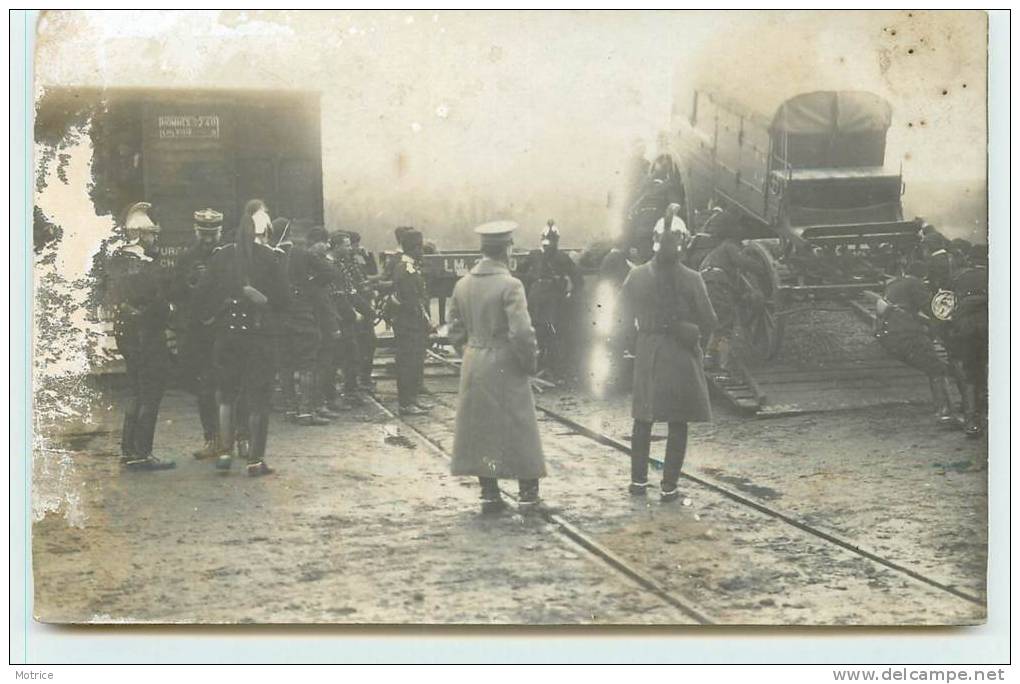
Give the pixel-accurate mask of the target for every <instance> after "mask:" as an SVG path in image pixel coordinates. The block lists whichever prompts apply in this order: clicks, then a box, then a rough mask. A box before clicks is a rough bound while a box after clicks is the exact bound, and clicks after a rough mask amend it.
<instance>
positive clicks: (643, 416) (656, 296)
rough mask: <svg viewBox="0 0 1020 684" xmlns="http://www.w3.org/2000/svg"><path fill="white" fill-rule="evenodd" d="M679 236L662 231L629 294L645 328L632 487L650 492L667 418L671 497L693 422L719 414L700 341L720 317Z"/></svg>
mask: <svg viewBox="0 0 1020 684" xmlns="http://www.w3.org/2000/svg"><path fill="white" fill-rule="evenodd" d="M677 240H678V236H677V235H675V234H674V233H672V232H670V231H666V232H665V233H663V234H662V236H661V238H660V240H659V247H658V249H657V250H656V255H655V258H654V259H652V261H649V262H648V263H646V264H643V265H641V266H639V267H637V268H635V269H634V270H633V271H631V272H630V275H628V276H627V280H626V281H624V283H623V294H622V297H623V300H624V301H623V305H624V307H625V309H624V310H625V311H627V312H629V314H628V315H629V316H633V319H634V320H636V323H637V331H638V334H637V359H636V361H635V365H634V398H633V403H632V407H631V415H632V417H633V418H634V427H633V432H632V437H631V485H630V492H631V494H634V495H635V496H644V494H645V490H646V489H647V487H648V455H649V451H650V448H651V436H652V424H653V423H658V422H664V423H668V424H669V435H668V437H667V439H666V459H665V465H664V467H663V472H662V494H661V496H662V499H663V500H664V501H669V500H673V499H675V498H677V497H678V496H679V492H678V490H677V481H678V480H679V478H680V469H681V468H682V467H683V462H684V456H685V454H686V452H687V424H688V423H689V422H691V421H707V420H711V419H712V409H711V404H710V403H709V399H708V385H707V383H706V381H705V372H704V370H703V368H702V363H703V357H702V350H701V342H700V341H701V339H703V338H705V337H707V336H708V335H710V334H711V332H712V330H713V329H714V328H715V325H716V316H715V311H714V310H713V309H712V304H711V302H710V301H709V299H708V293H707V291H706V290H705V283H704V281H703V280H702V279H701V276H700V275H699V274H698V272H697V271H694V270H692V269H690V268H687V267H686V266H684V265H683V264H682V263H680V262H679V253H678V251H677Z"/></svg>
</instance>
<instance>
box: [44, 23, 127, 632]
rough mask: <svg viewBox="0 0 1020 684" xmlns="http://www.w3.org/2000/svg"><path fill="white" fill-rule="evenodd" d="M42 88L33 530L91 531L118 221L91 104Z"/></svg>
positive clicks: (48, 42)
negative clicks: (85, 459)
mask: <svg viewBox="0 0 1020 684" xmlns="http://www.w3.org/2000/svg"><path fill="white" fill-rule="evenodd" d="M52 17H53V14H52V13H51V12H48V11H44V12H42V13H41V14H40V16H39V19H38V22H37V38H38V40H37V43H36V63H37V64H38V63H39V59H40V57H41V58H42V59H45V58H46V57H45V56H46V54H47V51H48V50H49V49H51V46H52V42H51V41H52V40H53V38H52V33H51V32H50V31H48V30H47V29H48V28H54V27H53V26H52V24H51V18H52ZM69 20H70V21H73V18H72V19H68V18H67V17H64V18H63V22H65V23H66V22H67V21H69ZM34 93H35V120H34V147H33V160H32V161H33V172H34V183H35V187H34V206H33V226H32V277H33V283H32V296H33V305H32V311H33V328H32V331H33V336H32V367H31V388H32V441H31V469H30V473H31V474H30V477H31V502H30V506H31V520H32V524H33V529H38V527H39V526H41V525H43V526H45V525H64V526H67V527H69V528H74V529H75V530H79V531H84V530H85V527H86V524H87V518H86V513H85V506H84V501H83V498H84V496H85V491H86V488H87V487H89V486H93V487H94V486H97V485H96V484H91V485H90V484H88V483H87V482H86V479H85V477H84V475H83V473H81V472H80V470H79V468H78V467H77V466H76V463H75V454H76V453H80V452H83V451H84V450H85V448H86V446H87V445H88V444H89V442H90V441H91V440H92V438H93V437H95V436H96V435H97V434H98V433H97V432H96V426H95V422H94V420H93V419H94V413H95V412H96V411H101V410H103V407H102V406H101V402H100V401H97V400H98V399H100V394H99V392H98V388H97V387H96V385H95V380H91V379H90V369H92V368H94V367H95V365H96V363H97V359H98V355H99V354H100V353H101V351H100V349H99V346H98V345H99V342H100V340H101V338H102V337H103V330H102V325H101V324H100V323H99V321H98V318H97V312H96V308H95V303H94V302H93V301H92V294H91V293H92V291H93V284H94V282H95V280H96V278H97V277H98V275H99V274H97V273H96V272H95V270H94V268H93V264H94V263H95V261H94V258H95V257H96V256H98V255H99V254H100V253H101V252H102V251H103V249H104V248H105V245H106V243H107V241H108V240H109V239H110V238H111V237H112V235H113V231H112V228H113V220H112V217H110V216H106V217H103V216H97V215H96V210H95V205H94V202H93V201H92V198H91V196H90V192H91V191H92V189H93V188H94V187H95V185H96V182H95V178H94V176H93V173H92V149H93V146H92V139H91V134H92V127H91V123H92V111H91V109H90V108H89V107H86V106H83V105H82V103H80V102H79V101H78V100H77V99H76V98H68V99H66V101H64V102H61V103H60V104H59V105H58V106H52V103H51V102H50V101H51V100H53V99H55V98H59V97H60V96H59V95H57V94H55V93H54V92H53V91H52V90H51V89H49V88H47V87H46V86H45V84H40V83H38V82H37V83H35V88H34ZM44 103H46V104H47V106H44ZM89 217H91V218H89ZM107 408H108V407H107ZM33 539H35V536H34V535H33ZM36 543H37V541H35V542H34V543H33V546H32V548H33V551H37V548H36ZM69 552H71V551H69ZM33 565H34V564H33ZM36 577H38V575H36ZM46 591H47V588H46V587H43V586H41V585H40V584H39V582H36V583H35V593H36V600H35V602H34V606H33V613H34V618H35V619H36V620H38V621H44V622H45V621H50V620H52V618H53V616H52V615H51V614H50V612H49V611H48V610H47V607H46V604H45V599H46Z"/></svg>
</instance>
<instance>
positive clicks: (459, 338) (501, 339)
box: [448, 221, 546, 513]
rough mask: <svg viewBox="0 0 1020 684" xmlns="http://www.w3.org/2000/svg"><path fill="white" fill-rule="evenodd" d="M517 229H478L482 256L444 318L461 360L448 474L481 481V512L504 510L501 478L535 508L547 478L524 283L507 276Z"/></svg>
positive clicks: (506, 225)
mask: <svg viewBox="0 0 1020 684" xmlns="http://www.w3.org/2000/svg"><path fill="white" fill-rule="evenodd" d="M515 228H516V224H515V223H513V222H510V221H497V222H493V223H487V224H485V225H483V226H479V227H478V228H476V229H475V232H477V233H478V234H479V235H481V240H482V254H483V258H482V259H481V261H479V262H478V263H477V264H476V265H475V266H474V268H472V269H471V271H470V273H469V274H468V275H466V276H464V277H463V278H461V279H460V280H459V281H457V285H456V286H455V287H454V290H453V297H452V298H451V300H450V309H449V318H448V320H449V335H450V341H451V343H452V344H453V345H454V347H455V348H456V349H457V350H458V351H459V352H460V353H461V355H462V356H463V365H462V366H461V374H460V392H459V395H458V397H457V425H456V430H455V433H454V440H453V462H452V464H451V471H452V473H453V474H454V475H469V476H475V477H478V478H479V480H480V482H481V485H482V510H483V512H486V513H488V512H496V511H499V510H500V509H502V508H503V507H504V505H505V504H504V502H503V499H502V498H501V496H500V493H499V485H498V480H499V478H513V479H516V480H518V482H519V487H520V499H519V500H520V502H521V504H523V505H524V506H533V505H535V504H537V502H538V480H539V478H541V477H544V476H545V474H546V470H545V458H544V456H543V454H542V443H541V440H540V439H539V435H538V420H537V418H536V415H535V400H534V397H533V396H532V394H531V383H530V376H531V375H532V374H534V373H535V371H536V364H537V360H538V345H537V343H536V341H535V329H534V328H533V327H532V325H531V317H530V316H529V315H528V303H527V301H526V298H525V294H524V285H523V284H522V283H521V281H519V280H518V279H517V278H515V277H513V276H512V275H510V267H509V258H510V247H511V245H512V244H513V241H512V236H511V235H512V232H513V230H514V229H515Z"/></svg>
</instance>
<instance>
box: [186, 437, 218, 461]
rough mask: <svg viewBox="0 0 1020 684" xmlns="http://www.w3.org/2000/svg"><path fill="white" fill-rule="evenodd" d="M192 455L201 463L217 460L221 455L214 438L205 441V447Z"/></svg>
mask: <svg viewBox="0 0 1020 684" xmlns="http://www.w3.org/2000/svg"><path fill="white" fill-rule="evenodd" d="M191 455H192V456H194V457H195V459H196V460H199V461H203V460H205V459H208V458H216V457H217V456H219V455H220V452H219V449H218V448H217V446H216V439H215V438H213V439H207V440H205V446H204V447H202V448H201V449H199V450H198V451H195V452H192V454H191Z"/></svg>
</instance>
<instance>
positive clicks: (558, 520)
mask: <svg viewBox="0 0 1020 684" xmlns="http://www.w3.org/2000/svg"><path fill="white" fill-rule="evenodd" d="M368 399H369V401H371V402H372V403H373V404H375V406H376V407H378V408H379V410H381V411H382V412H383V413H385V414H386V415H388V416H390V417H391V418H393V419H395V420H397V421H399V422H400V423H401V424H402V425H404V426H406V427H407V428H408V429H409V430H411V431H412V432H414V433H415V434H416V435H418V437H420V438H421V439H422V440H423V441H424V442H425V443H426V444H427V445H428V446H429V447H430V448H431V449H432V450H433V451H435V452H436V453H438V454H439V455H440V456H442V457H443V458H445V459H447V460H450V455H449V454H448V453H447V452H446V450H445V449H443V447H442V446H441V445H440V444H439V443H438V442H436V441H435V440H434V439H432V438H431V437H430V436H429V435H427V434H426V433H425V432H424V431H422V430H421V429H419V428H418V427H417V426H415V425H412V424H411V423H409V422H407V421H405V420H403V419H402V418H400V417H399V416H398V415H397V414H395V413H393V411H391V410H390V409H388V408H386V406H384V405H383V404H382V402H380V401H379V400H378V399H376V398H375V397H372V396H369V397H368ZM447 408H449V406H447ZM501 491H502V492H503V494H504V495H505V496H506V497H507V498H508V499H511V500H512V501H515V502H516V501H517V497H516V496H514V495H513V494H512V493H511V492H508V491H506V490H501ZM536 513H538V514H539V515H540V516H541V517H542V518H543V519H544V520H545V521H546V522H548V523H550V524H553V525H556V527H557V528H558V530H559V531H560V533H561V534H563V535H564V536H565V537H567V538H568V539H570V540H571V541H573V542H574V543H575V544H577V545H578V546H580V547H581V548H582V549H584V550H585V551H587V552H589V553H590V554H592V555H594V556H596V557H597V558H599V559H600V560H601V561H603V562H604V563H606V564H607V565H609V566H610V567H611V568H613V569H614V570H616V571H617V572H619V573H621V574H623V575H624V576H626V577H627V578H629V579H630V580H631V581H633V582H634V583H636V584H637V585H638V586H640V587H641V588H642V589H645V590H646V591H648V592H650V593H652V594H654V595H655V596H656V597H657V598H659V599H661V600H662V601H665V602H666V603H668V604H669V605H671V606H673V607H674V608H677V609H678V610H680V611H681V612H683V613H684V614H685V615H687V616H688V617H690V618H692V619H693V620H694V621H696V622H697V623H698V624H702V625H714V624H717V621H716V620H714V619H712V618H711V617H709V616H708V615H707V614H705V613H704V612H703V611H701V610H700V609H698V608H697V607H695V606H693V605H691V604H690V603H689V602H687V601H685V600H683V599H681V598H678V597H677V596H674V595H673V594H672V593H670V592H669V590H668V589H666V588H665V587H663V586H662V585H661V584H659V582H657V581H656V580H655V579H654V578H653V577H651V576H650V575H648V574H646V573H645V572H643V571H642V570H640V569H638V568H636V567H634V566H633V565H631V564H630V563H628V562H627V561H626V560H625V559H623V558H621V557H620V556H618V555H617V554H615V553H614V552H613V551H611V550H610V549H608V548H606V547H605V546H603V545H602V544H600V543H599V542H597V541H596V540H595V539H593V538H592V537H590V536H588V535H587V534H585V533H584V531H582V530H581V529H580V528H578V527H577V526H575V525H573V524H571V523H570V522H569V521H567V520H566V519H564V518H563V517H562V516H561V515H559V514H558V513H556V512H555V511H553V510H552V509H550V508H549V507H548V506H546V505H544V504H542V503H540V504H539V505H538V507H537V510H536Z"/></svg>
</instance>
